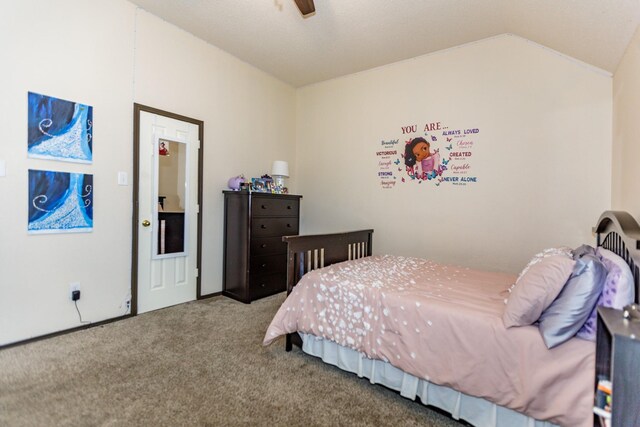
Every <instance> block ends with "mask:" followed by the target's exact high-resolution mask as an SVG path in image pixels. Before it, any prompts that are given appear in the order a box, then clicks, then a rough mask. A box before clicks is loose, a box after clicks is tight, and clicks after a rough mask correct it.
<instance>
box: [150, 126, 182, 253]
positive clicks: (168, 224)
mask: <svg viewBox="0 0 640 427" xmlns="http://www.w3.org/2000/svg"><path fill="white" fill-rule="evenodd" d="M154 143H155V150H154V170H155V180H154V182H155V191H154V199H153V200H154V203H153V204H152V205H153V206H155V210H154V215H153V218H154V219H155V221H153V233H154V236H157V238H156V239H153V246H154V247H153V252H152V253H153V255H154V258H171V257H178V256H186V255H187V248H188V245H187V238H188V233H187V230H188V229H189V227H188V210H189V200H188V194H189V193H188V191H187V189H188V188H189V183H188V179H187V177H188V176H189V175H188V171H187V168H188V165H189V162H188V159H187V155H188V154H187V153H188V150H187V143H186V142H184V141H174V140H169V139H166V138H161V137H156V138H155V141H154Z"/></svg>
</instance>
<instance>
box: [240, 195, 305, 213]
mask: <svg viewBox="0 0 640 427" xmlns="http://www.w3.org/2000/svg"><path fill="white" fill-rule="evenodd" d="M298 209H299V201H298V200H297V199H280V198H275V197H255V198H254V199H253V202H252V204H251V213H252V214H253V216H296V217H297V216H298Z"/></svg>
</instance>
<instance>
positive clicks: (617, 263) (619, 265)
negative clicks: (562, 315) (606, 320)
mask: <svg viewBox="0 0 640 427" xmlns="http://www.w3.org/2000/svg"><path fill="white" fill-rule="evenodd" d="M596 253H597V255H598V256H599V257H600V259H601V260H602V263H603V264H604V266H605V268H606V269H607V277H606V279H605V282H604V288H603V290H602V294H601V295H600V298H599V299H598V303H597V304H596V307H594V309H593V310H592V311H591V314H590V315H589V318H588V319H587V321H586V322H585V324H584V325H583V326H582V328H580V330H579V331H578V334H577V336H578V337H579V338H582V339H585V340H589V341H595V340H596V324H597V321H596V317H597V314H596V310H597V306H602V307H612V308H616V309H618V310H620V309H622V308H623V307H624V306H625V305H627V304H631V303H632V302H633V301H634V298H635V289H634V283H633V274H632V273H631V269H630V268H629V266H628V265H627V263H626V262H625V261H624V259H622V258H620V257H619V256H618V255H616V254H614V253H613V252H611V251H609V250H607V249H603V248H598V250H597V252H596Z"/></svg>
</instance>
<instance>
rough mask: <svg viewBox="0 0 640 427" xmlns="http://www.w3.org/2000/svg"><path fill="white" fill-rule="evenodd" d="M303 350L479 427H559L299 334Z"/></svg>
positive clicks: (313, 337) (331, 342)
mask: <svg viewBox="0 0 640 427" xmlns="http://www.w3.org/2000/svg"><path fill="white" fill-rule="evenodd" d="M300 336H301V337H302V341H303V345H302V351H304V352H305V353H307V354H309V355H312V356H315V357H319V358H321V359H322V360H323V361H324V362H325V363H328V364H330V365H334V366H337V367H338V368H340V369H342V370H344V371H347V372H351V373H354V374H356V375H358V376H359V377H361V378H362V377H364V378H367V379H369V381H370V382H371V383H372V384H381V385H384V386H385V387H388V388H390V389H392V390H395V391H397V392H399V393H400V395H401V396H403V397H406V398H408V399H411V400H415V399H416V398H417V397H419V398H420V401H421V402H422V403H423V404H424V405H430V406H435V407H436V408H440V409H442V410H444V411H447V412H449V413H450V414H451V416H452V417H453V418H454V419H456V420H458V419H462V420H465V421H467V422H468V423H470V424H472V425H474V426H476V427H556V425H555V424H552V423H549V422H546V421H539V420H536V419H534V418H531V417H528V416H526V415H523V414H521V413H519V412H516V411H514V410H512V409H508V408H505V407H503V406H500V405H496V404H495V403H491V402H489V401H487V400H484V399H481V398H478V397H473V396H468V395H466V394H464V393H460V392H458V391H455V390H453V389H451V388H448V387H443V386H439V385H436V384H433V383H430V382H429V381H426V380H423V379H420V378H417V377H415V376H413V375H410V374H407V373H405V372H403V371H401V370H400V369H398V368H396V367H395V366H393V365H391V364H390V363H387V362H383V361H382V360H375V359H369V358H367V357H366V356H365V355H363V354H362V353H359V352H357V351H355V350H352V349H349V348H346V347H342V346H340V345H338V344H336V343H335V342H333V341H329V340H324V339H322V338H318V337H315V336H313V335H308V334H303V333H300Z"/></svg>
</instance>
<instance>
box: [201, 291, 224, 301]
mask: <svg viewBox="0 0 640 427" xmlns="http://www.w3.org/2000/svg"><path fill="white" fill-rule="evenodd" d="M220 295H222V291H220V292H214V293H212V294H206V295H200V296H198V300H201V299H207V298H213V297H219V296H220Z"/></svg>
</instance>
